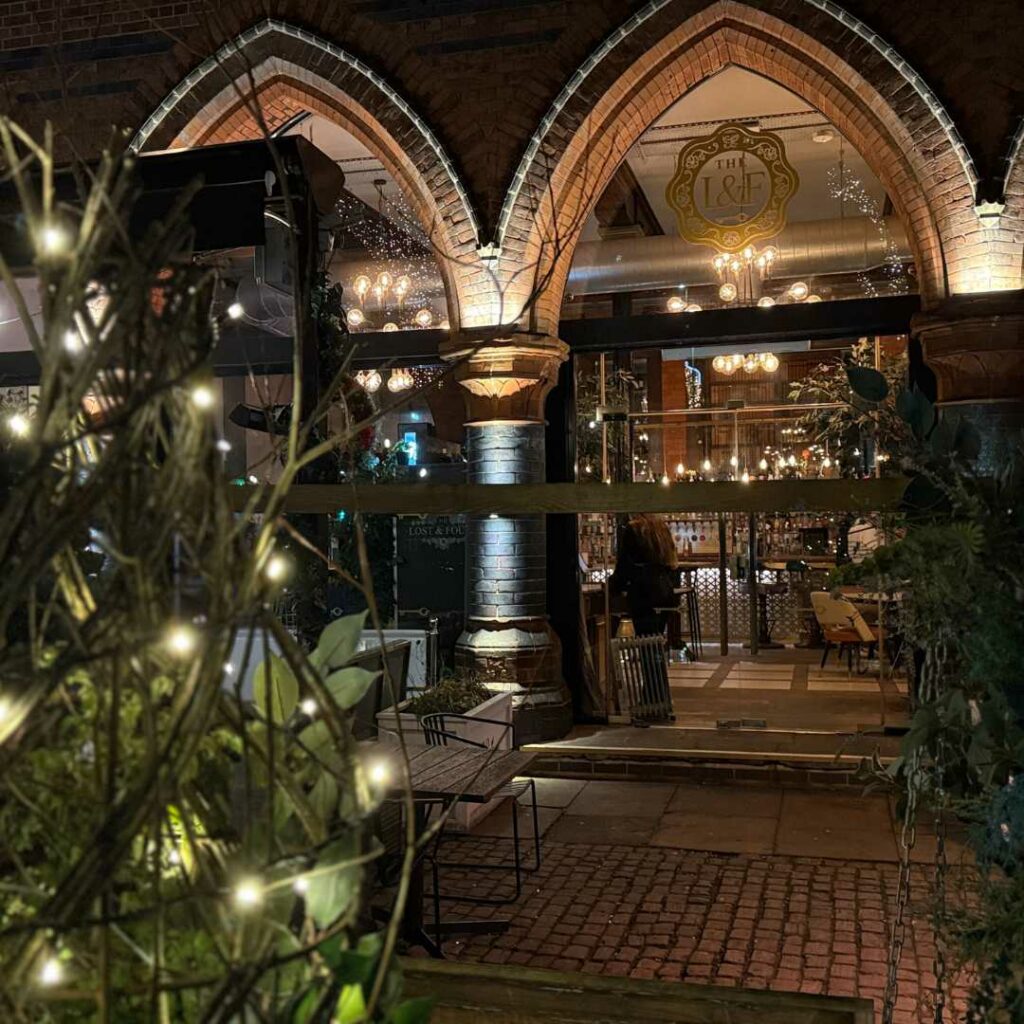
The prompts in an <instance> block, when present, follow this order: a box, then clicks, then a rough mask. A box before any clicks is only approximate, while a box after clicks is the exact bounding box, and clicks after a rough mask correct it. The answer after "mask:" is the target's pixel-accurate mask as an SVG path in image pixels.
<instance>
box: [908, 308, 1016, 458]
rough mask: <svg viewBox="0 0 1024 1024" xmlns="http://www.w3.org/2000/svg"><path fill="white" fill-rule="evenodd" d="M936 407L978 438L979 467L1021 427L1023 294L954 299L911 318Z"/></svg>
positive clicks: (913, 331) (913, 332)
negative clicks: (956, 416)
mask: <svg viewBox="0 0 1024 1024" xmlns="http://www.w3.org/2000/svg"><path fill="white" fill-rule="evenodd" d="M911 333H912V334H913V336H914V337H915V338H917V339H918V340H919V341H920V342H921V349H922V353H923V355H924V359H925V362H926V363H927V365H928V366H929V367H930V368H931V370H932V372H933V373H934V374H935V378H936V385H937V390H938V396H937V397H938V403H939V407H940V408H941V409H943V410H945V411H956V412H959V413H961V414H962V415H964V416H965V417H968V418H969V419H970V420H971V421H972V422H973V423H974V424H975V426H977V427H978V428H979V430H980V431H981V434H982V440H983V450H982V464H983V465H984V464H989V465H992V464H994V463H995V462H996V461H998V459H999V452H1000V449H1001V447H1002V446H1003V445H1004V444H1005V443H1006V442H1007V441H1008V440H1011V439H1012V435H1013V434H1014V432H1016V431H1019V430H1020V429H1021V428H1022V427H1024V291H1006V292H986V293H984V294H980V295H959V296H955V297H953V298H950V299H946V300H945V301H944V302H942V303H940V304H939V305H937V306H934V307H932V308H930V309H928V310H926V311H924V312H922V313H919V314H918V315H917V316H915V317H914V320H913V322H912V323H911Z"/></svg>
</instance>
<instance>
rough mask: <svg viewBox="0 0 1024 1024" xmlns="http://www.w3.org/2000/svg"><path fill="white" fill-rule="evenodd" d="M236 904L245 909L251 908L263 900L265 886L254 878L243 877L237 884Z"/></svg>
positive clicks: (235, 892)
mask: <svg viewBox="0 0 1024 1024" xmlns="http://www.w3.org/2000/svg"><path fill="white" fill-rule="evenodd" d="M233 895H234V900H235V905H236V906H238V907H241V908H242V909H244V910H251V909H252V908H253V907H257V906H259V905H260V903H262V902H263V888H262V886H260V884H259V882H257V881H256V880H255V879H252V878H246V879H243V880H242V881H241V882H239V883H238V885H236V886H235V891H234V894H233Z"/></svg>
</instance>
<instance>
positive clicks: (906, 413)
mask: <svg viewBox="0 0 1024 1024" xmlns="http://www.w3.org/2000/svg"><path fill="white" fill-rule="evenodd" d="M896 412H897V413H898V414H899V416H900V419H902V420H903V421H904V422H905V423H907V424H908V425H909V427H910V429H911V430H912V431H913V432H914V436H915V437H917V438H919V439H923V438H926V437H927V436H928V434H929V433H930V432H931V429H932V427H934V426H935V406H934V405H932V403H931V402H929V401H928V399H927V398H925V396H924V395H923V394H922V393H921V392H920V391H919V390H918V389H917V388H904V390H903V391H901V392H900V393H899V394H898V395H897V396H896Z"/></svg>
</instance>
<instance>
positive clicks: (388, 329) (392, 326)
mask: <svg viewBox="0 0 1024 1024" xmlns="http://www.w3.org/2000/svg"><path fill="white" fill-rule="evenodd" d="M381 330H382V331H383V332H384V333H385V334H393V333H394V332H395V331H397V330H398V324H396V323H392V322H391V321H390V320H389V321H388V322H387V323H386V324H385V325H384V326H383V327H382V328H381Z"/></svg>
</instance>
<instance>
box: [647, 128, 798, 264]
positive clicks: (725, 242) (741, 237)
mask: <svg viewBox="0 0 1024 1024" xmlns="http://www.w3.org/2000/svg"><path fill="white" fill-rule="evenodd" d="M799 183H800V179H799V178H798V177H797V173H796V171H795V170H794V169H793V166H792V164H790V162H789V161H788V160H787V159H786V147H785V145H784V144H783V142H782V139H780V138H779V137H778V135H775V134H774V133H773V132H752V131H749V130H748V129H746V128H744V127H743V125H740V124H724V125H722V126H721V127H720V128H718V129H717V130H716V131H715V132H713V133H712V134H711V135H707V136H705V137H704V138H702V139H694V140H693V141H692V142H688V143H687V144H686V145H685V146H684V147H683V148H682V149H681V150H680V151H679V159H678V161H677V163H676V173H675V175H673V177H672V180H671V181H670V182H669V183H668V188H666V189H665V198H666V199H667V200H668V204H669V206H671V207H672V209H673V210H675V213H676V221H677V223H678V225H679V234H680V235H682V236H683V238H685V239H686V240H687V241H688V242H694V243H696V244H699V245H713V246H714V247H715V248H717V249H719V250H721V251H722V252H736V251H737V250H739V249H742V248H743V247H744V246H745V245H748V244H749V243H750V242H756V241H757V240H758V239H761V238H771V237H772V236H773V235H777V234H778V233H779V232H780V231H781V230H782V228H783V227H784V226H785V224H786V204H787V203H788V202H789V200H790V199H791V198H792V197H793V195H794V193H795V192H796V190H797V187H798V186H799Z"/></svg>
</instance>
